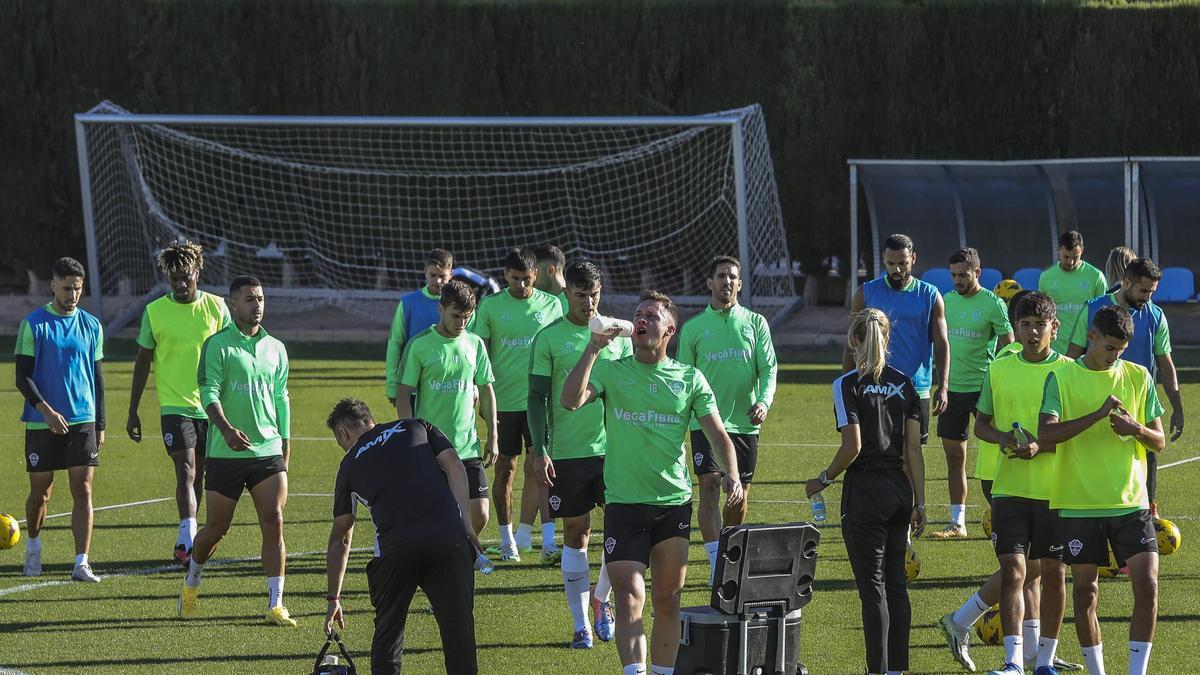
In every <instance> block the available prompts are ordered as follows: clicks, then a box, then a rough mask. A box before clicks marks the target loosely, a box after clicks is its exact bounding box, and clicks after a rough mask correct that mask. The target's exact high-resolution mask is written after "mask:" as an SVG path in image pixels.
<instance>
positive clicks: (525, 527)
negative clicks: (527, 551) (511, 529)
mask: <svg viewBox="0 0 1200 675" xmlns="http://www.w3.org/2000/svg"><path fill="white" fill-rule="evenodd" d="M513 538H514V539H515V540H516V542H517V548H518V549H522V548H532V547H533V525H531V524H529V523H521V524H519V525H517V534H516V535H515V536H514V537H513Z"/></svg>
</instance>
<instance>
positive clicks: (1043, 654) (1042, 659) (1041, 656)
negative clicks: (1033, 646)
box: [1034, 637, 1058, 668]
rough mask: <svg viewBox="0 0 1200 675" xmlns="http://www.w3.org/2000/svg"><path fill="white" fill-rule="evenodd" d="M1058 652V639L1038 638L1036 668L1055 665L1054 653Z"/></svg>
mask: <svg viewBox="0 0 1200 675" xmlns="http://www.w3.org/2000/svg"><path fill="white" fill-rule="evenodd" d="M1056 651H1058V638H1048V637H1040V638H1038V653H1037V663H1036V664H1034V665H1035V667H1037V668H1041V667H1042V666H1052V665H1054V652H1056Z"/></svg>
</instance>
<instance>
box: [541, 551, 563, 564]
mask: <svg viewBox="0 0 1200 675" xmlns="http://www.w3.org/2000/svg"><path fill="white" fill-rule="evenodd" d="M561 560H562V549H559V548H551V549H545V548H544V549H542V564H543V565H557V564H558V563H559V562H560V561H561Z"/></svg>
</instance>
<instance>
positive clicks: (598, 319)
mask: <svg viewBox="0 0 1200 675" xmlns="http://www.w3.org/2000/svg"><path fill="white" fill-rule="evenodd" d="M588 328H590V329H591V330H592V332H593V333H607V332H609V331H610V330H612V329H614V328H620V329H621V332H620V333H617V337H629V336H630V335H633V323H632V322H630V321H626V320H625V319H618V318H616V317H612V316H604V315H601V314H597V315H596V316H593V317H592V319H591V320H590V321H588Z"/></svg>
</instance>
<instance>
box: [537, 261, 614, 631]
mask: <svg viewBox="0 0 1200 675" xmlns="http://www.w3.org/2000/svg"><path fill="white" fill-rule="evenodd" d="M564 278H565V280H566V283H567V301H568V303H569V305H568V306H569V308H570V309H569V310H568V311H567V315H566V316H565V317H563V318H562V319H559V320H558V321H555V322H554V323H552V324H550V325H549V326H546V327H545V328H543V329H542V331H541V332H540V333H538V334H537V337H535V338H534V339H533V358H532V361H531V363H530V370H529V430H530V433H531V434H532V436H533V452H534V457H533V459H532V460H531V461H532V462H533V464H534V468H535V470H536V471H537V474H538V476H539V478H540V479H541V481H542V483H543V484H544V485H546V486H547V487H548V488H549V492H550V497H549V500H548V501H549V503H550V515H551V517H554V518H562V519H563V528H564V531H563V555H562V563H561V567H562V577H563V586H564V587H565V589H566V593H567V606H568V607H569V608H570V610H571V618H572V619H573V620H574V628H573V632H572V636H571V647H572V648H574V649H590V648H591V646H592V638H593V634H592V632H591V631H590V630H588V622H587V607H588V605H589V603H590V605H591V607H592V613H593V620H594V622H595V628H596V630H595V637H598V638H600V639H601V640H603V641H605V642H608V641H609V640H611V639H612V637H613V610H612V602H610V601H609V596H610V590H611V588H612V586H611V584H610V583H609V580H608V568H607V567H606V566H605V565H604V558H603V556H601V558H600V561H601V562H600V576H599V579H598V580H597V581H596V589H595V591H594V592H591V593H590V598H589V590H590V589H589V584H590V578H591V570H590V569H589V567H588V557H587V546H588V540H589V539H590V537H591V531H592V519H591V512H592V509H593V508H595V507H597V506H600V507H603V506H604V453H605V449H606V447H607V444H608V438H607V435H606V434H605V431H604V404H603V402H600V403H597V404H596V405H590V406H586V407H584V408H581V409H579V410H567V409H566V408H564V407H563V406H562V404H561V402H560V399H561V398H562V390H563V384H564V382H565V380H566V379H567V375H568V374H569V373H570V372H571V369H572V368H574V367H575V364H576V363H578V362H579V357H580V355H581V354H583V351H584V350H585V349H586V348H587V345H588V343H589V342H590V341H591V337H592V333H591V331H590V330H589V329H588V321H590V320H591V318H592V317H593V316H596V313H597V311H598V307H599V305H600V292H601V290H602V288H603V279H602V276H601V273H600V268H598V267H596V265H595V264H593V263H591V262H586V261H578V260H575V261H572V262H571V264H570V265H568V266H567V269H566V271H565V272H564ZM631 354H633V347H632V345H631V343H630V341H629V338H627V337H619V338H617V339H615V340H613V341H612V342H610V343H609V344H608V346H606V347H605V348H604V349H603V350H602V351H601V352H600V355H599V357H598V358H599V359H600V360H602V361H609V360H615V359H621V358H624V357H626V356H630V355H631Z"/></svg>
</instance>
